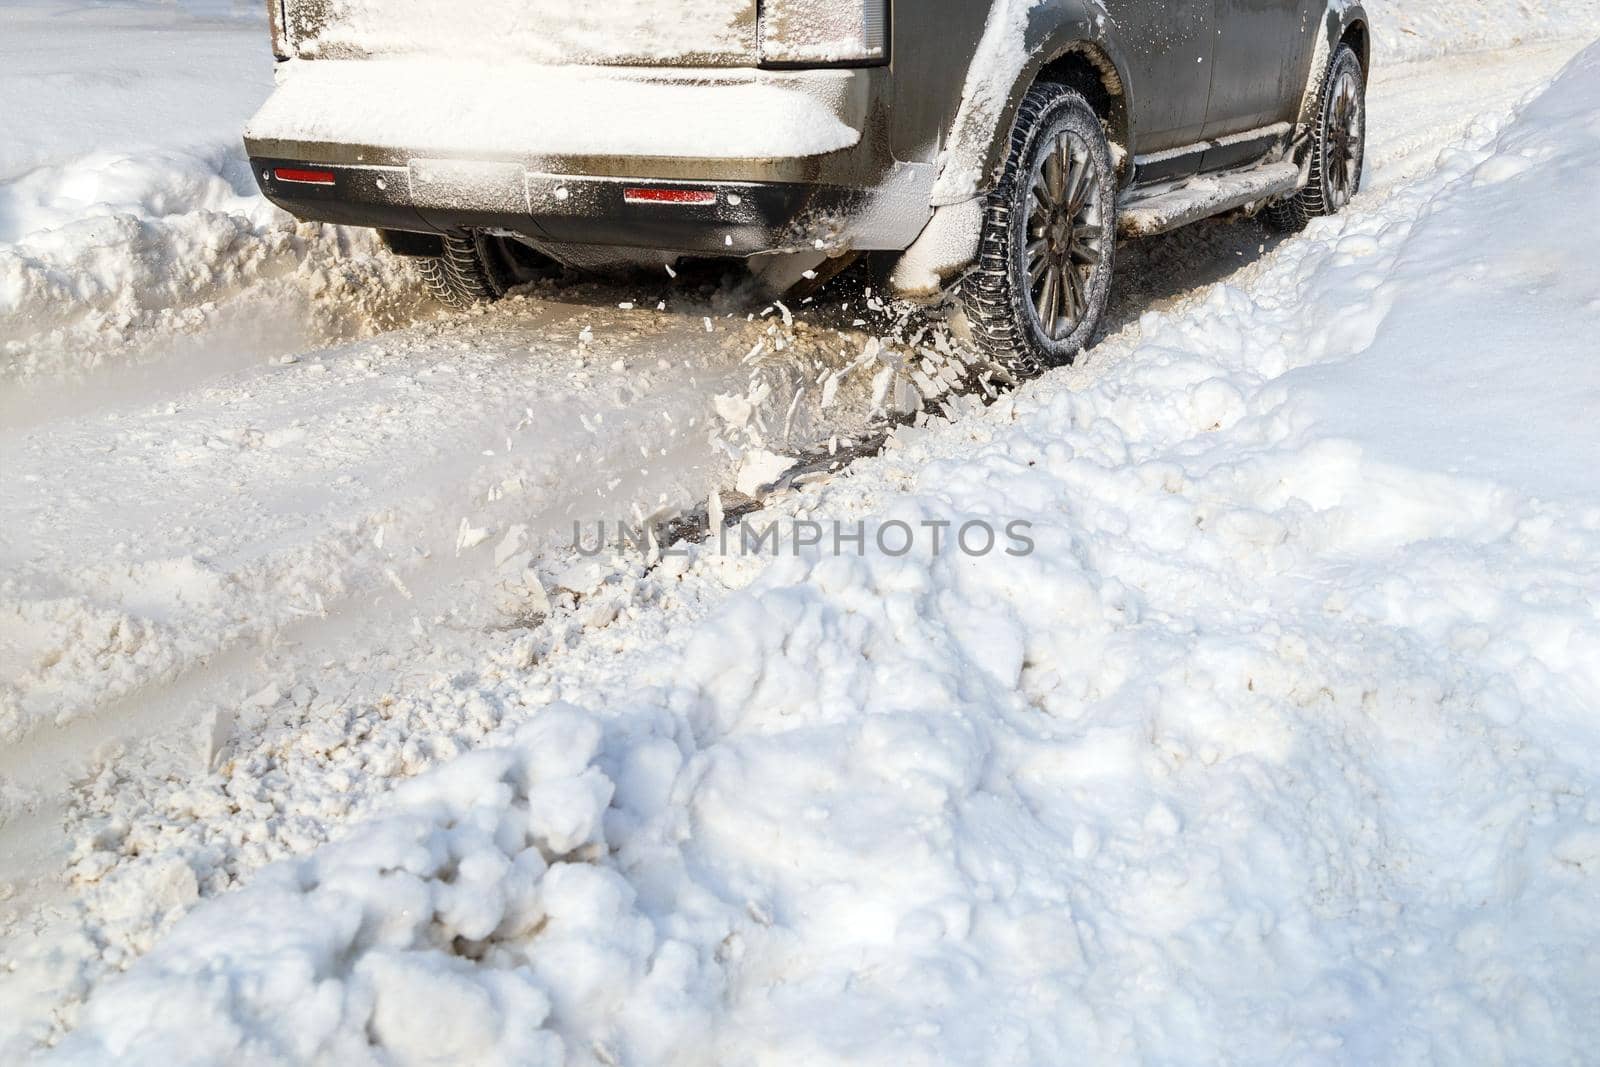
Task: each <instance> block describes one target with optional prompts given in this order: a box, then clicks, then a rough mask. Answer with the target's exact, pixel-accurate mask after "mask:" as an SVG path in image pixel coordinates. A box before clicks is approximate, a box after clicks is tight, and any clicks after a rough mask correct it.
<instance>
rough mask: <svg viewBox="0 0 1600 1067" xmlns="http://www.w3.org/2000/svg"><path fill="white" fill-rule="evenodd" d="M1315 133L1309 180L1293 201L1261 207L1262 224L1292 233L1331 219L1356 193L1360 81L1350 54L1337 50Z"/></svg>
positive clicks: (1345, 48)
mask: <svg viewBox="0 0 1600 1067" xmlns="http://www.w3.org/2000/svg"><path fill="white" fill-rule="evenodd" d="M1315 114H1316V128H1315V129H1313V130H1312V131H1311V146H1310V152H1311V161H1310V168H1309V173H1310V180H1309V181H1307V182H1306V187H1305V188H1304V189H1302V190H1300V191H1299V192H1298V193H1296V194H1295V195H1293V196H1289V197H1285V198H1283V199H1282V200H1276V201H1273V202H1272V203H1271V204H1269V205H1267V209H1266V212H1265V213H1264V214H1265V217H1266V220H1267V223H1268V224H1269V225H1270V226H1272V228H1273V229H1275V230H1279V231H1281V232H1283V233H1298V232H1299V231H1300V230H1303V229H1305V226H1306V223H1308V222H1310V221H1311V220H1312V219H1314V218H1317V217H1318V216H1321V215H1333V214H1337V213H1338V212H1339V211H1340V210H1342V209H1343V208H1344V206H1345V205H1346V204H1348V203H1349V202H1350V200H1351V198H1352V197H1354V196H1355V195H1356V193H1357V192H1359V191H1360V189H1361V165H1362V163H1363V161H1364V160H1365V158H1366V133H1367V89H1366V76H1365V74H1364V72H1363V71H1362V69H1361V60H1360V58H1359V57H1358V56H1357V55H1356V53H1355V50H1354V49H1352V48H1351V47H1350V46H1349V45H1347V44H1341V45H1340V46H1339V47H1338V49H1337V50H1336V51H1335V52H1334V53H1333V59H1332V60H1331V61H1330V62H1329V63H1328V70H1327V73H1326V75H1325V76H1324V77H1323V80H1322V87H1321V89H1319V90H1318V92H1317V108H1316V112H1315Z"/></svg>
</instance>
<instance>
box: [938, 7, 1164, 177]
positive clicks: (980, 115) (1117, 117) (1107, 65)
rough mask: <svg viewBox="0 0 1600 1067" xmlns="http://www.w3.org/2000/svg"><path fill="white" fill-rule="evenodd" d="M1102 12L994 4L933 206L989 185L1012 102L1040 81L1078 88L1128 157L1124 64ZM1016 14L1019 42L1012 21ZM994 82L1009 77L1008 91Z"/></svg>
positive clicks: (1000, 162) (999, 164) (1001, 160)
mask: <svg viewBox="0 0 1600 1067" xmlns="http://www.w3.org/2000/svg"><path fill="white" fill-rule="evenodd" d="M1103 19H1104V16H1103V15H1102V14H1099V13H1098V7H1097V5H1093V4H1091V3H1090V2H1089V0H1065V2H1056V3H1043V4H1030V3H1029V0H999V2H998V3H996V4H995V6H994V10H993V13H992V14H991V16H990V24H989V26H988V27H987V28H986V29H985V31H984V36H983V40H982V41H981V42H980V43H979V46H978V50H977V53H976V54H975V56H974V58H973V61H972V65H971V67H970V68H969V70H968V73H967V80H966V85H965V88H964V90H963V92H962V100H961V105H960V108H959V109H958V111H957V113H956V116H955V119H954V120H953V121H952V122H951V128H950V130H949V135H948V137H947V138H946V145H947V153H946V159H945V164H944V167H943V169H942V170H941V172H940V175H939V178H938V181H937V182H936V183H935V186H934V190H933V206H934V207H940V206H944V205H948V204H954V203H959V202H961V201H963V200H969V199H971V198H973V197H975V196H979V195H982V194H984V193H987V192H988V191H989V190H990V189H992V188H993V187H994V184H995V181H996V180H997V179H998V177H999V174H1000V171H1001V169H1002V168H1003V167H1004V166H1005V161H1006V153H1007V150H1008V148H1009V146H1010V143H1011V129H1012V126H1013V125H1014V124H1015V122H1016V116H1017V108H1018V107H1019V106H1020V105H1021V103H1022V98H1023V97H1024V96H1025V95H1026V94H1027V92H1028V90H1029V89H1030V88H1032V87H1033V86H1034V85H1035V84H1037V83H1039V82H1041V81H1044V82H1054V83H1057V84H1062V85H1067V86H1070V87H1071V88H1073V89H1076V90H1078V91H1079V92H1081V93H1083V94H1084V96H1085V97H1086V98H1087V99H1088V100H1089V103H1090V105H1091V106H1093V107H1094V108H1095V110H1096V112H1097V113H1099V114H1100V117H1101V121H1102V122H1104V123H1105V124H1106V137H1107V139H1108V140H1110V141H1111V142H1112V144H1113V145H1115V146H1116V149H1117V150H1119V151H1118V156H1119V159H1120V158H1132V154H1133V145H1132V138H1133V131H1132V128H1131V123H1130V121H1129V108H1128V104H1127V99H1128V95H1129V91H1130V83H1129V80H1128V75H1127V66H1126V64H1124V63H1123V62H1122V61H1121V60H1120V59H1119V57H1118V54H1117V51H1116V48H1115V46H1114V45H1113V44H1112V43H1111V42H1110V41H1109V40H1107V38H1106V36H1105V34H1104V33H1103V31H1102V28H1101V24H1102V22H1103ZM1023 20H1025V21H1024V22H1023V39H1022V42H1021V43H1022V47H1021V48H1020V49H1019V48H1017V47H1016V44H1017V42H1016V40H1015V29H1016V27H1015V25H1014V24H1015V23H1016V22H1018V21H1023ZM997 84H998V85H1007V84H1009V86H1010V88H1009V91H1008V92H1006V93H1005V94H1004V95H1003V96H1002V95H1000V94H997V93H994V92H993V86H995V85H997Z"/></svg>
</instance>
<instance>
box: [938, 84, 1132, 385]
mask: <svg viewBox="0 0 1600 1067" xmlns="http://www.w3.org/2000/svg"><path fill="white" fill-rule="evenodd" d="M1115 241H1116V170H1115V168H1114V167H1113V166H1112V163H1111V148H1110V146H1109V145H1108V144H1107V143H1106V135H1105V129H1104V127H1103V126H1102V125H1101V123H1100V117H1099V116H1098V115H1096V114H1095V112H1094V109H1093V108H1092V107H1090V106H1089V103H1088V101H1087V100H1085V99H1084V98H1083V97H1082V96H1080V95H1079V94H1078V93H1076V92H1074V91H1072V90H1071V89H1068V88H1066V87H1064V86H1060V85H1036V86H1034V87H1033V88H1032V89H1029V90H1028V93H1027V95H1026V96H1024V97H1023V99H1022V103H1021V105H1020V106H1019V107H1018V109H1017V121H1016V125H1015V126H1014V127H1013V129H1012V134H1011V150H1010V155H1009V156H1008V158H1007V160H1006V166H1005V171H1004V173H1003V174H1002V176H1001V178H1000V182H999V184H998V185H996V186H995V189H994V191H993V192H992V193H990V194H989V197H988V201H987V203H986V204H985V207H984V216H983V232H982V236H981V238H980V242H979V246H978V262H977V264H976V265H975V266H974V267H973V269H972V271H971V272H970V273H969V274H968V275H967V277H966V278H965V279H963V281H962V283H961V302H962V307H963V310H964V311H965V312H966V316H967V322H968V324H969V325H970V327H971V330H972V337H973V340H974V342H976V344H977V345H978V347H979V348H980V349H982V350H983V351H984V352H985V353H987V354H988V355H989V356H990V357H991V358H992V359H994V360H995V361H996V362H997V363H999V364H1000V365H1001V366H1003V367H1005V368H1006V369H1007V370H1009V371H1011V372H1012V373H1015V374H1017V375H1018V376H1023V377H1025V376H1029V375H1033V374H1038V373H1039V372H1041V371H1043V370H1045V369H1046V368H1048V367H1059V366H1064V365H1066V364H1068V363H1071V362H1072V360H1073V359H1074V357H1076V356H1077V354H1078V352H1079V351H1080V350H1081V349H1083V347H1084V346H1085V345H1087V344H1088V343H1089V340H1090V338H1092V337H1093V336H1094V331H1095V328H1096V327H1097V326H1098V325H1099V322H1100V317H1101V315H1102V314H1103V313H1104V312H1105V307H1106V300H1107V298H1108V297H1109V295H1110V292H1111V264H1112V255H1113V252H1114V250H1115Z"/></svg>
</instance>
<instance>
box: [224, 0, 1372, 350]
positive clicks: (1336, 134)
mask: <svg viewBox="0 0 1600 1067" xmlns="http://www.w3.org/2000/svg"><path fill="white" fill-rule="evenodd" d="M268 8H269V11H270V13H271V20H272V28H273V46H274V51H275V54H276V55H277V57H278V58H279V59H280V60H281V61H282V62H281V63H280V64H279V78H278V87H277V90H276V92H275V93H274V94H273V96H272V97H271V98H270V99H269V100H268V101H267V103H266V104H265V106H264V107H262V109H261V111H260V112H259V113H258V114H257V115H256V116H255V118H253V119H252V120H251V121H250V124H249V127H248V129H247V130H246V134H245V142H246V146H247V147H248V149H249V153H250V156H251V158H252V160H253V161H254V163H255V172H256V175H257V177H258V180H259V181H260V183H261V187H262V189H263V191H264V192H265V193H266V195H267V196H268V197H270V198H271V199H272V200H273V201H274V202H275V203H277V204H279V205H280V206H282V207H284V208H285V209H287V210H288V211H290V212H291V213H293V214H294V215H297V216H299V217H301V218H305V219H315V220H322V221H326V222H337V223H345V224H348V225H355V226H371V227H376V228H378V229H379V230H381V231H382V232H383V235H384V239H385V240H386V242H387V243H388V245H389V247H390V248H391V249H392V250H394V251H395V252H398V253H401V254H404V255H411V256H419V257H424V258H423V262H422V265H423V275H424V277H425V278H426V279H427V281H428V282H429V284H430V285H431V287H432V288H433V289H434V291H435V292H436V293H437V294H438V295H439V296H440V297H441V298H443V299H444V300H445V301H446V302H449V303H452V304H457V305H461V304H465V303H468V302H475V301H484V300H493V299H495V298H496V297H498V296H500V295H502V294H504V293H505V292H506V291H507V290H508V289H509V288H511V287H513V286H515V285H516V284H518V283H519V282H521V281H524V280H526V279H528V278H530V277H532V276H534V275H535V274H537V273H538V272H540V271H541V269H543V268H545V267H547V266H548V265H549V264H550V261H551V260H554V261H557V262H559V263H561V264H564V265H566V266H569V267H578V268H584V267H599V266H603V265H608V264H616V263H639V262H644V263H649V262H655V263H663V262H666V263H670V262H671V261H672V260H673V259H675V258H678V257H684V256H719V257H721V256H728V257H739V258H744V259H748V260H749V261H750V263H751V266H752V268H753V269H754V270H756V272H757V273H758V274H761V275H763V276H765V277H766V278H767V280H768V281H769V282H771V283H772V284H774V285H776V286H778V287H780V288H781V287H784V286H787V285H789V284H793V283H795V282H797V281H798V280H799V279H800V278H801V277H802V276H805V277H815V276H816V275H817V274H819V273H824V274H825V273H827V272H828V271H829V270H830V269H831V268H833V267H836V266H838V265H840V264H842V263H844V262H847V261H848V259H849V258H850V257H852V256H854V255H857V254H860V253H887V254H891V255H893V256H894V257H895V260H896V262H895V264H894V266H893V270H892V274H891V277H892V280H893V285H894V287H895V288H896V289H897V290H898V291H900V292H901V293H903V294H906V295H917V296H923V297H931V296H934V295H936V294H938V293H940V292H943V291H947V290H948V289H949V288H950V287H951V286H952V285H959V287H960V291H961V295H962V300H963V303H964V306H965V309H966V312H967V316H968V319H969V321H970V323H971V325H972V331H973V335H974V337H975V338H976V339H977V340H978V342H979V343H980V344H982V345H984V346H985V347H986V348H988V349H989V350H990V351H991V352H993V353H994V354H995V355H996V356H997V357H999V358H1002V359H1004V360H1007V361H1009V362H1011V363H1013V364H1014V365H1017V366H1018V368H1019V369H1029V368H1033V367H1037V366H1040V365H1049V364H1057V363H1062V362H1065V361H1068V360H1070V359H1071V358H1072V357H1073V355H1074V354H1075V353H1076V352H1077V351H1078V350H1079V349H1080V348H1081V347H1082V346H1083V345H1084V344H1085V343H1086V341H1087V340H1088V339H1089V337H1090V336H1091V335H1092V333H1093V331H1094V328H1095V324H1096V321H1097V319H1098V318H1099V316H1100V314H1101V312H1102V310H1103V308H1104V307H1105V303H1106V298H1107V294H1108V291H1109V286H1110V276H1111V268H1112V258H1113V252H1114V248H1115V241H1116V238H1117V236H1118V235H1119V234H1120V235H1122V236H1138V235H1144V234H1153V233H1158V232H1161V231H1164V230H1170V229H1173V228H1175V227H1178V226H1182V225H1184V224H1186V223H1189V222H1193V221H1195V220H1197V219H1201V218H1205V217H1208V216H1212V215H1217V214H1221V213H1224V212H1234V211H1239V212H1256V211H1264V212H1265V213H1266V216H1267V218H1268V220H1269V221H1270V222H1272V223H1273V224H1275V225H1277V226H1280V227H1283V228H1295V227H1299V226H1302V225H1304V224H1305V222H1306V221H1307V219H1308V218H1310V217H1311V216H1313V215H1321V214H1328V213H1331V212H1334V211H1337V210H1338V209H1339V208H1340V207H1342V206H1343V205H1344V204H1345V203H1346V202H1347V201H1348V200H1349V199H1350V197H1351V196H1352V195H1353V194H1354V192H1355V191H1356V189H1357V187H1358V185H1359V183H1360V180H1361V163H1362V143H1363V133H1364V115H1365V111H1364V107H1365V105H1364V94H1365V86H1366V72H1367V69H1368V62H1369V55H1368V48H1369V35H1368V32H1367V19H1366V15H1365V13H1364V12H1363V10H1362V9H1361V7H1360V6H1359V5H1358V4H1356V3H1353V2H1349V0H900V2H897V3H892V4H891V3H890V0H598V2H591V3H577V2H574V0H475V2H474V0H466V2H463V3H459V4H457V3H448V4H447V3H439V2H437V0H269V2H268Z"/></svg>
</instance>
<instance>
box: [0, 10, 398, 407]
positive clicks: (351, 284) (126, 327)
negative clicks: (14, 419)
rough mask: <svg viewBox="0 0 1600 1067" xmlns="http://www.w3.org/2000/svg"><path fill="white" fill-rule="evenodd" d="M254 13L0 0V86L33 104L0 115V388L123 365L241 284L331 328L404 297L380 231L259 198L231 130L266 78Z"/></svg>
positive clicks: (261, 33)
mask: <svg viewBox="0 0 1600 1067" xmlns="http://www.w3.org/2000/svg"><path fill="white" fill-rule="evenodd" d="M263 11H264V9H263V8H262V6H261V5H260V4H258V3H255V2H253V0H252V2H250V3H248V4H243V3H241V4H237V5H235V4H232V3H228V2H225V0H195V2H186V3H183V4H176V5H175V4H158V3H140V2H126V0H125V2H121V3H113V4H96V5H93V6H82V5H70V4H59V3H43V2H37V0H27V2H22V3H18V4H7V5H6V6H5V9H4V10H3V11H0V61H3V62H0V99H3V100H6V101H8V102H10V101H18V102H20V101H26V102H27V104H28V106H27V108H26V109H24V108H21V107H9V106H8V107H7V108H6V109H5V113H4V114H3V115H0V387H3V386H6V385H11V384H16V383H28V382H49V381H51V380H53V379H59V378H60V377H62V376H63V375H66V376H70V377H76V376H78V375H80V374H81V372H83V371H86V370H89V369H92V368H94V367H97V366H100V365H102V364H104V363H107V362H109V361H114V360H118V359H122V358H125V354H124V353H121V352H119V349H122V348H124V347H125V346H128V345H129V344H130V343H132V342H135V341H137V340H138V339H139V338H140V337H141V336H145V335H150V336H152V337H161V336H170V335H173V334H179V333H183V332H185V331H188V330H192V329H194V328H196V327H198V326H201V325H204V324H205V323H206V322H207V320H208V319H209V318H210V317H211V316H212V313H213V312H214V310H215V308H214V305H215V304H217V303H219V302H222V301H226V300H228V299H230V298H233V297H235V296H237V295H239V294H240V293H241V292H244V291H246V290H249V289H252V288H262V289H265V288H269V287H275V288H276V289H277V292H276V293H274V294H273V295H274V297H276V298H278V299H279V300H282V299H283V298H284V297H285V296H287V295H288V294H289V293H290V292H291V291H292V292H294V293H295V294H297V295H298V296H299V299H298V301H297V302H296V303H297V305H298V306H296V307H294V310H293V313H294V315H295V317H297V318H305V319H311V320H314V321H316V320H320V321H321V322H322V323H323V326H324V327H325V328H326V330H327V332H329V333H333V334H339V333H343V332H346V331H349V330H352V328H353V329H355V330H359V329H360V324H361V323H363V322H364V321H366V319H367V317H368V316H369V315H372V314H374V313H376V315H377V316H378V317H382V314H383V308H384V307H385V306H386V304H392V305H396V306H399V305H402V304H404V303H406V302H407V301H409V300H410V296H409V295H408V293H407V292H406V291H407V290H409V288H410V282H409V280H408V279H405V277H404V275H405V272H403V271H401V270H399V269H397V268H396V267H395V266H394V265H392V264H390V263H389V262H388V261H387V257H386V256H384V255H383V254H382V253H380V252H379V249H378V247H377V244H376V242H375V241H373V240H371V239H370V238H369V237H367V236H365V235H363V236H360V237H351V236H347V235H341V234H339V233H337V232H335V231H334V230H333V229H332V228H324V227H317V226H300V225H297V224H295V223H294V222H293V220H291V219H289V218H288V216H286V215H284V214H282V213H281V212H279V211H277V210H276V209H274V208H272V207H271V206H270V205H268V204H267V203H266V202H265V201H264V200H263V199H261V197H260V196H259V195H258V194H257V192H256V190H255V187H254V183H253V181H252V180H251V177H250V173H249V168H248V166H247V164H246V161H245V159H244V155H243V149H242V146H241V145H240V141H239V134H240V131H241V129H242V128H243V126H244V122H245V119H246V118H247V117H248V116H249V115H250V113H251V111H253V110H254V109H255V108H256V107H257V106H259V104H260V102H261V100H262V99H264V98H265V97H266V95H267V93H268V92H269V91H270V89H271V84H272V61H271V56H270V55H269V50H268V48H267V44H266V40H267V38H266V32H267V31H266V25H265V20H264V18H263V17H262V16H263ZM317 301H320V302H321V304H322V306H321V307H316V306H308V305H313V304H314V303H316V302H317ZM280 310H281V308H280ZM155 343H159V342H155Z"/></svg>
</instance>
